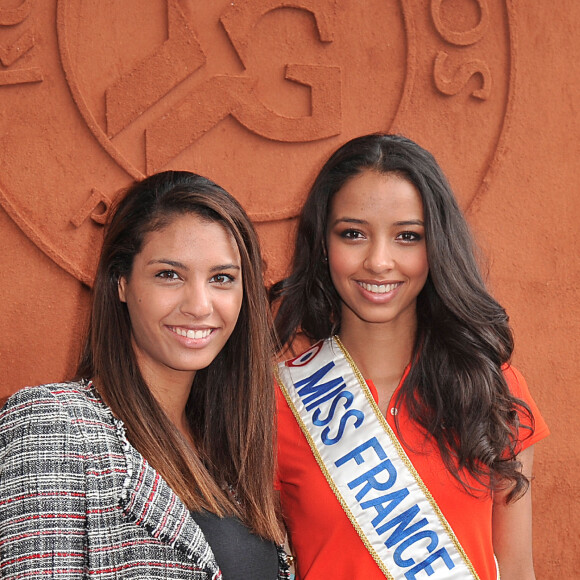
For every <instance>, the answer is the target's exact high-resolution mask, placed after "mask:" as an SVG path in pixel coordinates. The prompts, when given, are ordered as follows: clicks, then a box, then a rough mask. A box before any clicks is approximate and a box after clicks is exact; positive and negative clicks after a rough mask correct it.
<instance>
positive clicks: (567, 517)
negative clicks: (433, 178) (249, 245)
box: [0, 0, 580, 578]
mask: <svg viewBox="0 0 580 580" xmlns="http://www.w3.org/2000/svg"><path fill="white" fill-rule="evenodd" d="M284 5H291V7H286V8H284V7H283V6H284ZM579 29H580V4H579V3H578V2H577V1H576V0H559V1H558V2H553V3H552V2H542V1H540V0H536V1H531V2H530V1H524V0H398V1H396V0H389V1H387V0H365V1H364V2H361V0H294V1H293V2H283V1H281V0H244V1H241V0H240V1H236V2H232V1H229V0H228V1H225V0H213V1H212V2H201V1H199V2H198V1H194V0H165V1H162V0H155V1H153V0H150V1H148V2H142V1H139V0H123V2H119V1H118V0H82V1H81V0H58V1H57V0H0V206H1V207H0V244H1V249H0V261H1V267H0V309H1V310H0V325H1V329H2V332H1V333H0V377H1V380H0V397H5V396H7V395H8V394H10V393H11V392H13V391H15V390H16V389H18V388H19V387H21V386H23V385H27V384H37V383H41V382H48V381H54V380H60V379H63V378H64V377H66V376H67V375H69V374H70V373H71V371H72V370H73V368H74V363H75V359H76V357H77V353H78V348H79V341H80V336H81V334H82V328H83V324H84V318H85V314H86V309H87V304H88V287H89V286H90V284H91V279H92V275H93V271H94V267H95V260H96V256H97V253H98V248H99V244H100V240H101V236H102V225H101V223H102V221H103V216H104V214H105V213H106V211H107V208H108V206H109V204H110V202H111V200H112V199H114V197H115V194H116V191H118V190H119V188H122V187H124V186H126V185H127V184H129V183H130V181H131V180H132V179H133V178H138V177H141V176H144V175H146V174H150V173H152V172H155V171H157V170H160V169H164V168H183V169H190V170H194V171H197V172H199V173H202V174H206V175H208V176H209V177H212V178H213V179H215V180H216V181H217V182H218V183H220V184H222V185H223V186H224V187H226V189H228V190H230V191H231V192H232V193H233V194H235V195H236V196H237V197H238V198H239V199H240V200H241V201H242V203H243V204H244V206H245V207H246V209H247V210H248V212H249V213H250V214H251V215H252V216H253V218H254V219H255V221H256V223H257V227H258V231H259V233H260V236H261V238H262V241H263V245H264V253H265V256H266V259H267V262H268V265H269V268H268V273H267V275H268V279H269V281H272V280H274V279H276V278H278V277H279V276H280V275H281V274H282V273H283V271H284V269H285V267H286V265H287V260H288V257H289V251H290V239H291V235H292V231H293V227H294V225H295V220H294V217H295V215H296V212H297V209H298V208H299V206H300V204H301V202H302V200H303V199H304V196H305V192H306V190H307V187H308V184H309V183H310V181H311V179H312V177H313V175H314V174H315V172H316V171H317V169H318V168H319V166H320V164H321V162H322V160H323V159H324V158H325V157H326V156H327V155H328V153H329V152H330V151H332V150H333V149H335V148H336V147H337V146H338V145H339V144H341V143H343V142H344V141H346V140H347V139H349V138H351V137H353V136H355V135H358V134H362V133H366V132H371V131H376V130H391V131H396V132H402V133H404V134H406V135H408V136H410V137H412V138H414V139H416V140H418V141H419V142H420V143H421V144H423V145H424V146H426V147H427V148H429V149H430V150H432V151H433V152H434V153H435V155H436V156H437V157H438V159H439V160H440V162H441V164H442V166H443V167H444V169H445V170H446V172H447V173H448V175H449V177H450V179H451V181H452V183H453V185H454V187H455V188H456V190H457V193H458V196H459V197H460V200H461V203H462V205H463V207H464V208H465V209H466V211H467V213H468V216H469V219H470V222H471V223H472V225H473V227H474V229H475V231H476V232H477V234H478V237H479V240H480V242H481V245H482V246H483V248H484V249H485V251H486V253H487V256H488V257H489V260H490V283H491V285H492V287H493V289H494V291H495V293H496V294H497V296H498V297H499V298H500V300H501V301H502V302H503V303H504V305H505V306H506V307H507V309H508V311H509V313H510V315H511V319H512V322H513V326H514V329H515V335H516V340H517V350H516V355H515V361H516V363H517V365H518V366H519V367H520V369H521V370H522V371H523V373H524V374H525V376H526V377H527V379H528V381H529V384H530V386H531V390H532V393H533V395H534V396H535V398H536V400H537V402H538V404H539V405H540V407H541V409H542V411H543V413H544V414H545V417H546V419H547V420H548V423H549V424H550V427H551V429H552V435H551V437H550V438H549V439H548V440H546V441H545V442H542V443H541V444H539V445H538V447H537V451H536V462H535V473H536V477H537V481H536V482H535V483H534V503H535V506H534V509H535V514H534V518H535V528H534V540H535V554H536V556H535V558H536V568H537V573H538V578H548V577H557V578H578V574H579V573H578V572H577V570H578V569H579V568H580V556H579V554H580V550H579V545H580V542H579V540H580V534H579V532H578V527H577V525H576V522H577V521H578V519H579V518H580V510H579V508H578V506H579V505H580V497H579V495H580V494H579V486H578V483H577V476H576V469H578V467H579V466H580V461H579V455H580V452H579V448H578V445H577V441H578V439H577V437H578V428H577V424H578V422H577V417H578V410H577V409H578V407H579V405H580V389H578V384H580V371H579V369H578V363H579V358H580V357H579V346H578V344H579V342H578V338H579V335H580V298H579V295H578V292H577V285H578V280H579V277H580V259H579V257H578V256H579V255H580V242H579V240H580V235H579V225H578V224H579V218H580V211H579V210H580V201H579V200H580V195H579V193H580V192H579V185H578V158H579V153H580V151H579V149H580V147H579V145H578V141H579V138H578V137H579V133H580V113H579V111H578V107H579V105H578V100H579V99H578V97H579V91H580V64H579V63H580V35H579V34H578V32H577V31H578V30H579Z"/></svg>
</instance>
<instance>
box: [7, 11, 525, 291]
mask: <svg viewBox="0 0 580 580" xmlns="http://www.w3.org/2000/svg"><path fill="white" fill-rule="evenodd" d="M418 4H419V3H415V2H410V1H406V0H401V1H400V2H398V3H397V2H385V0H369V1H368V2H365V4H364V7H362V6H361V5H360V3H358V2H357V1H356V0H344V1H342V0H293V1H292V2H288V1H284V0H245V1H244V2H231V1H221V0H220V1H218V0H216V1H214V2H211V3H206V2H196V1H193V0H165V1H161V0H157V1H155V2H147V3H143V2H139V1H137V0H124V2H122V3H119V2H103V1H102V0H82V1H81V0H58V2H54V3H51V2H40V1H38V0H37V1H36V2H34V1H33V0H24V1H23V2H21V3H20V5H19V6H17V7H10V8H4V7H2V2H1V1H0V63H1V65H2V66H1V67H0V100H1V102H2V111H3V113H2V117H1V122H2V141H1V142H0V167H1V168H2V171H1V174H0V203H1V204H2V206H3V207H4V209H5V210H6V211H7V213H8V214H9V215H10V216H11V217H12V219H13V220H14V221H15V222H16V223H17V224H18V225H19V226H20V228H21V229H22V231H23V232H24V233H25V234H26V235H27V236H28V237H29V238H30V239H31V240H32V241H33V242H34V243H35V244H36V245H37V246H38V247H40V248H41V249H42V250H43V251H44V252H45V253H46V254H47V255H48V256H49V257H51V258H52V259H53V260H54V261H55V262H56V263H57V264H59V265H60V266H61V267H63V268H64V269H66V270H67V271H68V272H70V273H71V274H72V275H74V276H75V277H77V278H78V279H79V280H81V281H82V282H84V283H86V284H90V283H91V279H92V273H93V272H94V268H95V265H96V256H97V253H98V247H99V244H100V241H101V237H102V224H103V223H104V221H105V218H106V213H107V211H108V209H109V207H110V205H111V202H112V201H113V199H114V197H115V195H116V194H117V193H116V192H117V191H118V190H119V188H121V187H124V186H126V185H127V184H128V183H129V182H130V181H131V179H133V178H140V177H143V176H145V175H149V174H151V173H154V172H156V171H159V170H163V169H168V168H180V169H189V170H192V171H196V172H198V173H201V174H205V175H207V176H208V177H211V178H212V179H214V180H215V181H217V182H218V183H220V184H221V185H223V186H224V187H226V189H228V190H229V191H231V192H232V193H233V194H234V195H236V196H237V197H238V198H239V199H240V200H241V201H242V203H243V205H244V206H245V207H246V209H247V210H248V211H249V213H250V215H251V216H252V217H253V218H254V219H255V220H256V221H257V222H260V221H275V220H280V219H286V218H289V217H293V216H294V215H296V213H297V211H298V208H299V206H300V204H301V202H302V200H303V198H304V195H305V193H306V190H307V187H308V184H309V183H310V181H311V180H312V177H313V175H314V174H315V173H316V171H317V169H318V168H319V167H320V165H321V163H322V161H323V160H324V158H326V157H327V156H328V154H329V153H330V152H331V151H332V150H333V149H335V148H336V147H337V146H338V145H339V144H341V143H343V142H344V141H346V140H347V139H350V138H351V137H354V136H356V135H359V134H363V133H368V132H371V131H379V130H383V131H384V130H391V131H396V132H401V133H404V134H407V135H409V136H411V137H412V138H414V139H416V140H418V141H419V142H420V143H421V144H423V145H424V146H426V147H427V148H429V149H430V150H432V151H433V152H434V153H435V154H436V156H437V157H438V158H439V159H440V161H441V162H442V164H443V166H444V168H445V169H446V170H447V172H448V173H449V174H450V175H451V177H452V181H453V185H454V186H456V188H457V189H458V192H459V194H460V197H461V200H462V203H463V205H464V207H467V206H468V205H469V204H470V203H471V201H472V200H473V198H474V196H475V195H476V194H477V192H478V191H481V190H482V187H485V181H486V179H487V178H488V177H489V172H490V169H491V168H493V165H494V163H495V160H496V159H497V157H498V155H499V154H501V147H502V140H503V137H502V135H504V134H505V128H506V123H507V120H508V119H509V108H510V98H511V94H512V89H511V83H513V63H514V23H513V18H512V17H511V14H510V9H509V3H507V4H506V3H502V2H494V3H491V2H489V0H445V1H443V0H430V2H426V3H420V4H421V6H418ZM11 6H13V5H11Z"/></svg>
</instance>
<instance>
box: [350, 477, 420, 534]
mask: <svg viewBox="0 0 580 580" xmlns="http://www.w3.org/2000/svg"><path fill="white" fill-rule="evenodd" d="M408 495H409V490H408V489H407V488H404V489H399V490H397V491H393V492H391V493H387V495H381V496H380V497H375V498H374V499H369V500H367V501H363V502H362V503H361V504H360V506H361V507H362V508H363V509H364V510H366V509H368V508H370V507H374V508H375V509H376V510H377V515H376V516H375V519H374V520H373V526H374V527H375V528H376V527H377V526H378V525H379V524H380V523H381V522H382V521H383V520H384V519H385V518H386V517H387V516H388V515H389V514H390V513H391V512H392V511H393V510H394V509H395V508H396V507H397V506H398V505H399V504H400V503H401V502H402V501H403V500H404V499H405V498H406V497H407V496H408ZM383 504H386V505H387V507H384V505H383ZM379 506H380V507H379ZM377 531H378V530H377ZM379 533H381V532H379Z"/></svg>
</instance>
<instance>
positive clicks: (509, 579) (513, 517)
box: [492, 446, 536, 580]
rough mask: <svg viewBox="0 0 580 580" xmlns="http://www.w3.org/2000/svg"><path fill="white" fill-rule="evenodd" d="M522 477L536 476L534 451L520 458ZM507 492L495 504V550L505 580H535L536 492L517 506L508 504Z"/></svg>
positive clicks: (520, 500) (514, 503) (522, 498)
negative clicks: (533, 512)
mask: <svg viewBox="0 0 580 580" xmlns="http://www.w3.org/2000/svg"><path fill="white" fill-rule="evenodd" d="M518 460H519V461H520V462H521V463H522V473H524V475H526V476H527V477H528V478H530V477H531V475H532V465H533V461H534V448H533V446H531V447H528V448H527V449H525V450H524V451H522V452H521V453H520V454H519V455H518ZM506 494H507V491H505V492H500V493H496V494H495V495H494V504H493V528H492V530H493V532H492V533H493V549H494V552H495V555H496V558H497V560H498V563H499V570H500V574H501V579H502V580H535V578H536V576H535V574H534V564H533V559H532V490H531V484H530V487H529V488H528V491H527V492H526V494H525V495H524V496H523V497H521V498H520V499H518V500H517V501H515V502H512V503H509V504H506V503H505V496H506Z"/></svg>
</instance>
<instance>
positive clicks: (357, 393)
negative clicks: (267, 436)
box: [277, 337, 479, 580]
mask: <svg viewBox="0 0 580 580" xmlns="http://www.w3.org/2000/svg"><path fill="white" fill-rule="evenodd" d="M277 374H278V383H279V385H280V388H281V389H282V392H283V393H284V396H285V397H286V400H287V401H288V404H289V405H290V408H291V409H292V412H293V413H294V416H295V417H296V420H297V421H298V424H299V425H300V427H301V429H302V432H303V433H304V435H305V437H306V439H307V440H308V443H309V445H310V447H311V449H312V452H313V453H314V456H315V457H316V461H317V462H318V465H319V466H320V469H321V470H322V472H323V474H324V476H325V477H326V480H327V481H328V484H329V485H330V487H331V488H332V491H333V492H334V494H335V495H336V497H337V499H338V501H339V502H340V505H341V506H342V508H343V509H344V511H345V513H346V515H347V516H348V518H349V519H350V521H351V523H352V525H353V526H354V528H355V529H356V531H357V533H358V534H359V536H360V537H361V539H362V541H363V543H364V545H365V546H366V548H367V550H368V551H369V553H370V554H371V556H372V557H373V558H374V560H375V562H376V563H377V565H378V566H379V568H380V569H381V571H382V572H383V573H384V575H385V576H386V577H387V578H389V579H390V580H415V579H416V580H424V579H427V578H429V579H430V580H443V579H445V580H466V579H470V580H473V579H478V578H479V577H478V575H477V573H476V572H475V569H474V568H473V565H472V563H471V562H470V561H469V559H468V557H467V555H466V554H465V551H464V550H463V548H462V546H461V544H460V543H459V541H458V539H457V538H456V537H455V534H454V533H453V530H452V529H451V526H450V525H449V523H448V522H447V520H446V519H445V517H444V516H443V514H442V513H441V510H440V509H439V506H438V505H437V504H436V502H435V500H434V499H433V497H432V496H431V494H430V492H429V490H428V489H427V488H426V486H425V484H424V483H423V481H422V480H421V478H420V477H419V474H418V473H417V471H416V470H415V468H414V467H413V464H412V463H411V461H410V460H409V458H408V457H407V455H406V453H405V451H404V450H403V448H402V447H401V444H400V443H399V441H398V440H397V438H396V436H395V434H394V433H393V430H392V429H391V428H390V426H389V425H388V423H387V421H386V420H385V418H384V417H383V415H382V414H381V412H380V411H379V409H378V407H377V405H376V403H375V401H374V399H373V397H372V395H371V393H370V391H369V389H368V386H367V384H366V382H365V380H364V379H363V377H362V375H361V373H360V371H359V370H358V369H357V368H356V366H355V364H354V362H353V360H352V359H351V358H350V356H349V355H348V353H347V352H346V350H345V349H344V347H343V345H342V344H341V342H340V340H339V339H338V337H335V339H332V338H330V339H327V340H325V341H322V342H319V343H317V344H315V345H314V346H313V347H312V348H310V349H309V350H307V351H306V352H305V353H304V354H302V355H300V356H299V357H297V358H295V359H293V360H291V361H287V362H286V363H280V365H279V367H278V373H277Z"/></svg>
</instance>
